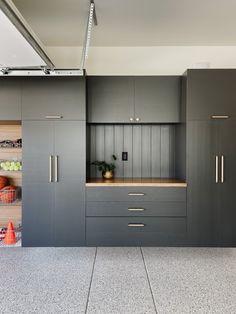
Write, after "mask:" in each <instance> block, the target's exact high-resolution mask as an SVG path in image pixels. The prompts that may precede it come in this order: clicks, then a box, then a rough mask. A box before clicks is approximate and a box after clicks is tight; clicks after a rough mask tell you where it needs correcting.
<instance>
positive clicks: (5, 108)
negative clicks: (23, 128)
mask: <svg viewBox="0 0 236 314" xmlns="http://www.w3.org/2000/svg"><path fill="white" fill-rule="evenodd" d="M0 120H21V80H20V78H14V77H3V78H0Z"/></svg>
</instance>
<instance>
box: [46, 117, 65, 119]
mask: <svg viewBox="0 0 236 314" xmlns="http://www.w3.org/2000/svg"><path fill="white" fill-rule="evenodd" d="M45 118H46V119H62V118H63V116H45Z"/></svg>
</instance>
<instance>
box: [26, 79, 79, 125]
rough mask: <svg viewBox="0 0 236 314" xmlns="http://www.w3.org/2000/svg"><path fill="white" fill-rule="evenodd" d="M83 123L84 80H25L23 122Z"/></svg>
mask: <svg viewBox="0 0 236 314" xmlns="http://www.w3.org/2000/svg"><path fill="white" fill-rule="evenodd" d="M48 116H49V117H50V116H58V117H59V118H61V119H62V120H85V78H83V77H48V76H46V77H34V78H32V77H28V78H24V80H23V86H22V118H23V120H45V119H47V117H48Z"/></svg>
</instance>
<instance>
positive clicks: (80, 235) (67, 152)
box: [53, 121, 85, 246]
mask: <svg viewBox="0 0 236 314" xmlns="http://www.w3.org/2000/svg"><path fill="white" fill-rule="evenodd" d="M54 153H55V155H56V156H58V182H57V183H55V207H54V215H53V216H54V239H55V240H54V241H55V246H79V245H84V241H85V122H78V121H69V122H67V121H58V122H56V123H55V150H54Z"/></svg>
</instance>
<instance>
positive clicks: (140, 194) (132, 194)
mask: <svg viewBox="0 0 236 314" xmlns="http://www.w3.org/2000/svg"><path fill="white" fill-rule="evenodd" d="M128 195H129V196H144V195H145V194H144V193H128Z"/></svg>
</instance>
